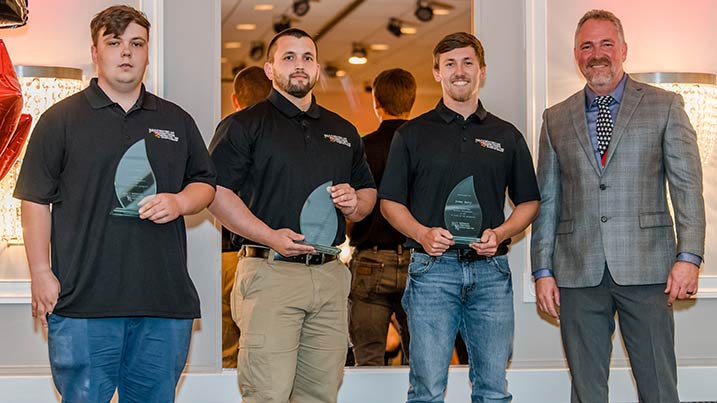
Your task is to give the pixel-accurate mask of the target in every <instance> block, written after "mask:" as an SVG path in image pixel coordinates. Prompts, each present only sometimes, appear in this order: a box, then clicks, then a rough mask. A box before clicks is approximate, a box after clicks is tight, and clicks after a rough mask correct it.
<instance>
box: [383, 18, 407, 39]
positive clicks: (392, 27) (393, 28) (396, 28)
mask: <svg viewBox="0 0 717 403" xmlns="http://www.w3.org/2000/svg"><path fill="white" fill-rule="evenodd" d="M402 26H403V22H401V20H399V19H398V18H391V19H389V20H388V26H387V27H386V29H388V32H390V33H392V34H393V35H395V36H396V37H400V36H401V35H402V32H401V27H402Z"/></svg>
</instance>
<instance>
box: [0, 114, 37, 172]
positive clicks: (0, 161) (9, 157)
mask: <svg viewBox="0 0 717 403" xmlns="http://www.w3.org/2000/svg"><path fill="white" fill-rule="evenodd" d="M30 126H32V116H30V115H29V114H27V113H23V114H22V115H21V116H20V121H19V122H18V124H17V129H15V133H14V134H13V135H12V138H11V139H10V144H8V146H7V147H5V151H3V153H2V155H0V180H1V179H2V178H4V177H5V175H7V173H8V172H10V169H11V168H12V166H13V165H14V164H15V161H17V159H18V157H20V153H21V152H22V148H23V147H24V146H25V141H27V138H28V136H29V135H30Z"/></svg>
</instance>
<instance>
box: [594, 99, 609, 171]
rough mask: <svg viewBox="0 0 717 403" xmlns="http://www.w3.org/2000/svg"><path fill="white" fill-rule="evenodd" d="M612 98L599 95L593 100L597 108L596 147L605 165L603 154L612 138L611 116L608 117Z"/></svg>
mask: <svg viewBox="0 0 717 403" xmlns="http://www.w3.org/2000/svg"><path fill="white" fill-rule="evenodd" d="M612 101H613V98H612V97H611V96H610V95H600V96H598V97H597V98H595V104H596V105H597V107H598V115H597V143H598V144H597V147H598V151H600V157H602V158H601V159H602V163H603V165H605V153H606V152H607V147H608V145H610V137H611V136H612V128H613V122H612V115H610V109H609V108H608V105H610V104H611V103H612Z"/></svg>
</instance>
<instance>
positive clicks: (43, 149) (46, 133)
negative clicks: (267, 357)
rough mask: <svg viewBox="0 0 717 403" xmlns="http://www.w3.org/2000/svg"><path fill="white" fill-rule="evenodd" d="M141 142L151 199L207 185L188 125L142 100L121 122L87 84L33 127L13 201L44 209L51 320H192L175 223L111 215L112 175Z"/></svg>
mask: <svg viewBox="0 0 717 403" xmlns="http://www.w3.org/2000/svg"><path fill="white" fill-rule="evenodd" d="M142 139H144V141H145V144H146V149H147V156H148V159H149V161H150V164H151V166H152V170H153V172H154V175H155V177H156V181H157V192H158V193H164V192H166V193H178V192H180V191H181V190H182V189H183V188H184V187H185V186H187V185H188V184H189V183H192V182H203V183H207V184H209V185H212V186H214V185H215V181H216V178H215V172H214V168H213V165H212V163H211V160H210V159H209V155H208V153H207V150H206V147H205V145H204V141H203V140H202V137H201V135H200V133H199V130H198V129H197V126H196V124H195V123H194V120H193V119H192V117H191V116H189V114H187V113H186V112H185V111H183V110H182V109H181V108H179V107H178V106H177V105H175V104H173V103H171V102H168V101H165V100H163V99H161V98H158V97H156V96H154V95H153V94H151V93H149V92H146V91H145V89H144V86H143V87H142V90H141V93H140V96H139V98H138V100H137V103H135V105H134V106H133V107H132V108H131V109H130V110H129V111H128V112H127V113H125V112H124V111H123V110H122V108H121V107H120V106H119V105H118V104H117V103H114V102H113V101H111V100H110V99H109V98H108V97H107V95H106V94H105V93H104V92H103V91H102V90H101V89H100V87H99V86H98V85H97V79H93V80H92V82H91V83H90V86H89V87H88V88H86V89H85V90H84V91H82V92H80V93H77V94H75V95H73V96H71V97H69V98H67V99H65V100H63V101H61V102H59V103H58V104H56V105H55V106H53V107H52V108H50V109H49V110H48V111H47V112H45V113H44V114H43V115H42V116H41V117H40V119H39V120H38V122H37V126H36V127H35V129H34V131H33V133H32V137H31V138H30V143H29V145H28V149H27V154H26V155H25V159H24V161H23V165H22V170H21V172H20V176H19V178H18V181H17V187H16V188H15V197H16V198H19V199H23V200H28V201H31V202H35V203H40V204H52V229H51V243H52V248H51V249H52V271H53V272H54V273H55V275H56V276H57V278H58V279H59V281H60V284H61V292H60V298H59V300H58V303H57V306H56V307H55V310H54V312H55V313H57V314H60V315H64V316H70V317H82V318H95V317H114V316H157V317H168V318H196V317H199V315H200V312H199V297H198V295H197V291H196V289H195V288H194V285H193V284H192V281H191V279H190V278H189V274H188V272H187V263H186V257H187V246H186V234H185V226H184V219H183V218H182V217H179V218H177V219H176V220H174V221H172V222H169V223H166V224H154V223H153V222H151V221H148V220H140V219H139V218H135V217H116V216H111V215H110V212H111V211H112V209H113V208H115V207H119V202H118V200H117V197H116V196H115V189H114V176H115V171H116V168H117V165H118V163H119V161H120V159H121V158H122V156H123V155H124V153H125V151H127V149H128V148H129V147H130V146H131V145H133V144H134V143H135V142H137V141H139V140H142Z"/></svg>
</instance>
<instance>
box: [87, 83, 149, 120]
mask: <svg viewBox="0 0 717 403" xmlns="http://www.w3.org/2000/svg"><path fill="white" fill-rule="evenodd" d="M85 96H86V97H87V101H88V102H89V103H90V106H91V107H92V109H101V108H106V107H108V106H111V105H114V104H116V102H115V101H113V100H111V99H110V97H108V96H107V94H105V92H104V91H102V88H100V86H99V85H98V84H97V77H95V78H93V79H92V80H90V86H89V87H87V90H86V91H85ZM140 108H142V109H148V110H156V109H157V97H155V96H154V95H153V94H151V93H149V92H147V90H146V89H145V88H144V84H142V88H141V89H140V91H139V97H137V102H135V103H134V105H133V106H132V108H130V110H129V111H127V113H129V112H131V111H133V110H135V109H140Z"/></svg>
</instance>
